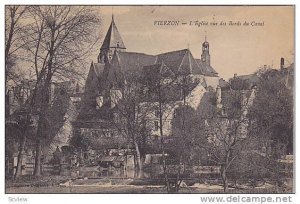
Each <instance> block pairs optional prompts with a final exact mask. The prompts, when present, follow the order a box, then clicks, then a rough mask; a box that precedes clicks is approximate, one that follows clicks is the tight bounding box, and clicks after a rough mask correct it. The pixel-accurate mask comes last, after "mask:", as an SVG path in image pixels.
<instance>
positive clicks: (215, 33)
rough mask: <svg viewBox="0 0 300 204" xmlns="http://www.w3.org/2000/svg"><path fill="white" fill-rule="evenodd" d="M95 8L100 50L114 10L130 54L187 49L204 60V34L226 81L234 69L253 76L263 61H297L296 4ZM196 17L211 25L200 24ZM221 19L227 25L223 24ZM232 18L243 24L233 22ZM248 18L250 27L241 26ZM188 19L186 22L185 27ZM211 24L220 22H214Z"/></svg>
mask: <svg viewBox="0 0 300 204" xmlns="http://www.w3.org/2000/svg"><path fill="white" fill-rule="evenodd" d="M96 10H97V13H99V15H100V17H101V19H102V21H101V26H99V30H98V31H96V32H98V33H99V34H100V40H99V49H100V46H101V43H102V42H103V39H104V37H105V34H106V32H107V30H108V28H109V25H110V22H111V16H112V13H113V14H114V19H115V23H116V25H117V28H118V30H119V32H120V34H121V36H122V39H123V42H124V44H125V46H126V48H127V51H128V52H141V53H146V54H153V55H155V54H159V53H163V52H169V51H175V50H180V49H186V48H189V49H190V50H191V52H192V54H193V56H194V58H200V56H201V52H202V51H201V46H202V43H203V42H204V39H205V35H206V37H207V41H208V42H209V44H210V55H211V64H212V66H213V67H214V68H215V70H216V71H217V72H218V73H219V76H220V77H222V78H224V79H229V78H230V77H232V76H233V75H234V74H235V73H237V74H238V75H244V74H251V73H253V72H255V71H256V70H258V69H259V68H260V67H262V66H263V65H268V66H273V68H278V67H279V64H280V58H281V57H284V58H285V59H286V60H285V61H286V64H290V63H292V62H294V44H295V43H294V38H295V36H294V29H295V28H294V7H293V6H100V7H96ZM155 21H179V25H178V26H170V25H157V23H156V24H155ZM190 21H192V25H190V24H189V23H190ZM195 21H198V22H208V24H209V25H206V26H196V25H195ZM221 21H222V22H225V23H226V24H227V25H226V26H224V25H220V23H221ZM229 21H232V22H236V23H238V22H240V23H241V25H240V26H230V25H229ZM245 21H246V22H248V23H249V25H248V26H243V24H244V22H245ZM184 22H186V23H187V24H186V25H182V23H184ZM213 22H215V23H218V25H210V23H213ZM251 22H258V23H263V26H252V25H251ZM97 55H98V53H95V54H93V55H92V56H91V61H92V60H93V61H96V59H97Z"/></svg>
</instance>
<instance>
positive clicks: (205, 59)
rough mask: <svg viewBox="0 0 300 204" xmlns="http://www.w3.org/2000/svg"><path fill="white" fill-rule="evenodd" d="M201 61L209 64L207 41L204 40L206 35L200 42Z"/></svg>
mask: <svg viewBox="0 0 300 204" xmlns="http://www.w3.org/2000/svg"><path fill="white" fill-rule="evenodd" d="M201 61H202V63H203V64H205V65H206V66H210V54H209V43H208V42H207V40H206V36H205V41H204V42H203V43H202V54H201Z"/></svg>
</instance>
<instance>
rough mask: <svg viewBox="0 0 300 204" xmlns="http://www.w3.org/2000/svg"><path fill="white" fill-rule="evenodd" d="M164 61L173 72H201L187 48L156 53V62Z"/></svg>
mask: <svg viewBox="0 0 300 204" xmlns="http://www.w3.org/2000/svg"><path fill="white" fill-rule="evenodd" d="M162 62H163V63H164V64H165V65H167V66H168V67H169V68H170V69H171V70H172V71H173V73H174V74H176V75H177V74H203V73H202V71H201V70H200V68H199V66H198V65H197V62H196V60H195V59H194V57H193V55H192V53H191V52H190V50H189V49H183V50H177V51H172V52H167V53H162V54H159V55H157V60H156V63H157V64H161V63H162Z"/></svg>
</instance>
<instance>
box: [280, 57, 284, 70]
mask: <svg viewBox="0 0 300 204" xmlns="http://www.w3.org/2000/svg"><path fill="white" fill-rule="evenodd" d="M283 68H284V58H283V57H282V58H281V59H280V69H283Z"/></svg>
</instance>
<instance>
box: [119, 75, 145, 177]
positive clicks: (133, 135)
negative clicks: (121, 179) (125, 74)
mask: <svg viewBox="0 0 300 204" xmlns="http://www.w3.org/2000/svg"><path fill="white" fill-rule="evenodd" d="M115 97H116V96H114V98H115ZM115 99H117V98H115ZM143 99H144V96H143V95H142V94H141V89H140V84H139V79H138V77H137V76H136V75H135V76H134V75H131V76H130V77H129V78H128V79H127V81H126V85H125V87H124V88H123V94H122V97H119V99H118V103H117V104H116V106H115V110H116V111H115V114H116V116H115V118H114V126H115V127H116V128H117V129H118V131H119V132H120V133H121V134H122V135H123V136H124V137H125V138H126V139H127V142H128V144H130V145H132V146H133V147H134V149H135V154H136V163H137V167H138V169H137V177H138V178H141V177H142V176H143V161H142V157H143V156H144V153H145V148H146V141H147V140H148V136H149V134H148V133H149V131H148V130H147V127H146V125H145V117H146V114H147V113H146V111H142V110H141V108H140V107H139V104H140V103H141V101H143Z"/></svg>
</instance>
